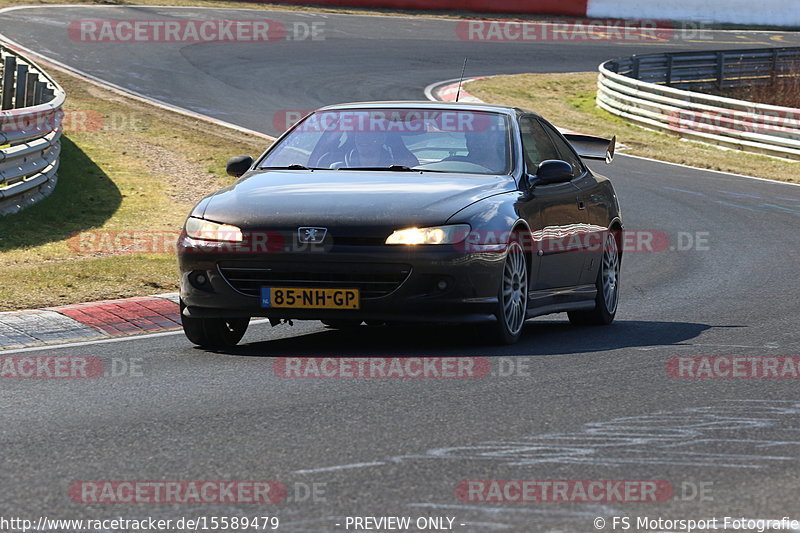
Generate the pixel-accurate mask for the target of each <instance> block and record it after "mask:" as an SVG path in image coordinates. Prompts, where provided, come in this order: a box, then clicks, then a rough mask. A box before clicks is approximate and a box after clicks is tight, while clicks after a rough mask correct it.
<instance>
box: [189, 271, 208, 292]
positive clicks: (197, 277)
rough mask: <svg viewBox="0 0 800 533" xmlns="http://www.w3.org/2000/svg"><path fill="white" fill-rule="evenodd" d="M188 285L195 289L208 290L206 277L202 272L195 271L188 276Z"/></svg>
mask: <svg viewBox="0 0 800 533" xmlns="http://www.w3.org/2000/svg"><path fill="white" fill-rule="evenodd" d="M189 283H191V284H192V285H193V286H194V287H195V288H196V289H208V288H209V286H208V276H207V275H206V273H205V271H203V270H195V271H194V272H192V273H190V274H189Z"/></svg>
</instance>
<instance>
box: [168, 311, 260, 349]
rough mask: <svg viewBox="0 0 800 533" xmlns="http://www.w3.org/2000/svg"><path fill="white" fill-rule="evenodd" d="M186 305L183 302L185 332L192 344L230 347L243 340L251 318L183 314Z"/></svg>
mask: <svg viewBox="0 0 800 533" xmlns="http://www.w3.org/2000/svg"><path fill="white" fill-rule="evenodd" d="M185 307H186V306H185V305H184V303H183V302H181V325H182V326H183V333H184V334H185V335H186V338H187V339H189V341H190V342H191V343H192V344H196V345H197V346H200V347H202V348H230V347H231V346H236V344H237V343H238V342H239V341H240V340H242V337H244V333H245V332H246V331H247V326H248V325H249V324H250V319H249V318H193V317H188V316H184V315H183V310H184V308H185Z"/></svg>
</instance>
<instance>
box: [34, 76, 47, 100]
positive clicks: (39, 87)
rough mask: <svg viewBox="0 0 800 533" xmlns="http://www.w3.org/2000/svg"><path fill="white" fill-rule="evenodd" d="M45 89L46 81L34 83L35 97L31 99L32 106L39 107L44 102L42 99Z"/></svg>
mask: <svg viewBox="0 0 800 533" xmlns="http://www.w3.org/2000/svg"><path fill="white" fill-rule="evenodd" d="M46 88H47V82H46V81H37V82H36V92H35V94H36V96H35V97H34V99H33V105H39V104H43V103H45V102H46V100H45V99H44V90H45V89H46Z"/></svg>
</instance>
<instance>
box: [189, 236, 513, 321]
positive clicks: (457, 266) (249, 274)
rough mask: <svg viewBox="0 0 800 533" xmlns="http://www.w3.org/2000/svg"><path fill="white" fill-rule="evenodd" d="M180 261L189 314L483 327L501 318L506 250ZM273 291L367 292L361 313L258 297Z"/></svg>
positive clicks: (395, 250)
mask: <svg viewBox="0 0 800 533" xmlns="http://www.w3.org/2000/svg"><path fill="white" fill-rule="evenodd" d="M184 242H185V241H184ZM178 259H179V266H180V271H181V291H180V295H181V300H182V303H183V304H184V310H183V313H184V314H185V315H186V316H191V317H202V318H212V317H213V318H219V317H226V318H228V317H242V316H248V317H254V316H260V317H268V318H274V319H298V320H336V319H355V320H375V321H414V322H419V321H424V322H483V321H490V320H494V319H495V316H494V312H495V311H496V309H497V302H498V291H499V287H500V281H501V277H502V271H503V263H504V260H505V253H504V251H479V252H464V251H460V250H457V249H455V247H453V246H388V245H384V246H351V247H339V248H337V249H333V250H325V251H318V252H291V253H283V252H275V253H261V254H242V253H237V252H232V251H230V250H225V251H216V250H209V249H205V248H203V249H198V248H192V247H187V246H183V247H182V249H181V250H180V252H179V254H178ZM237 273H241V274H237ZM200 274H202V276H203V277H204V278H205V283H202V284H199V283H198V282H197V278H198V275H200ZM239 277H245V278H247V281H245V282H243V281H241V280H239V281H237V279H238V278H239ZM275 279H279V280H280V281H269V280H275ZM337 280H340V281H337ZM375 280H378V281H375ZM442 282H444V283H442ZM442 285H446V288H444V289H442V288H441V287H442ZM266 286H274V287H287V286H289V287H314V288H354V287H355V288H360V289H361V294H362V296H361V301H360V308H359V309H357V310H356V309H352V310H350V309H293V308H265V307H262V306H261V299H260V297H259V295H258V294H257V292H258V291H259V289H260V287H266ZM374 287H379V288H380V290H378V291H376V290H373V288H374Z"/></svg>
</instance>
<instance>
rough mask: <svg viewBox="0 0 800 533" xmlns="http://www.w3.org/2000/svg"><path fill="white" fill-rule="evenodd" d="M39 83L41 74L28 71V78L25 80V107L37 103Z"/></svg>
mask: <svg viewBox="0 0 800 533" xmlns="http://www.w3.org/2000/svg"><path fill="white" fill-rule="evenodd" d="M37 83H39V76H38V75H37V74H36V73H35V72H28V79H26V80H25V107H31V106H33V105H36V84H37Z"/></svg>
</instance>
